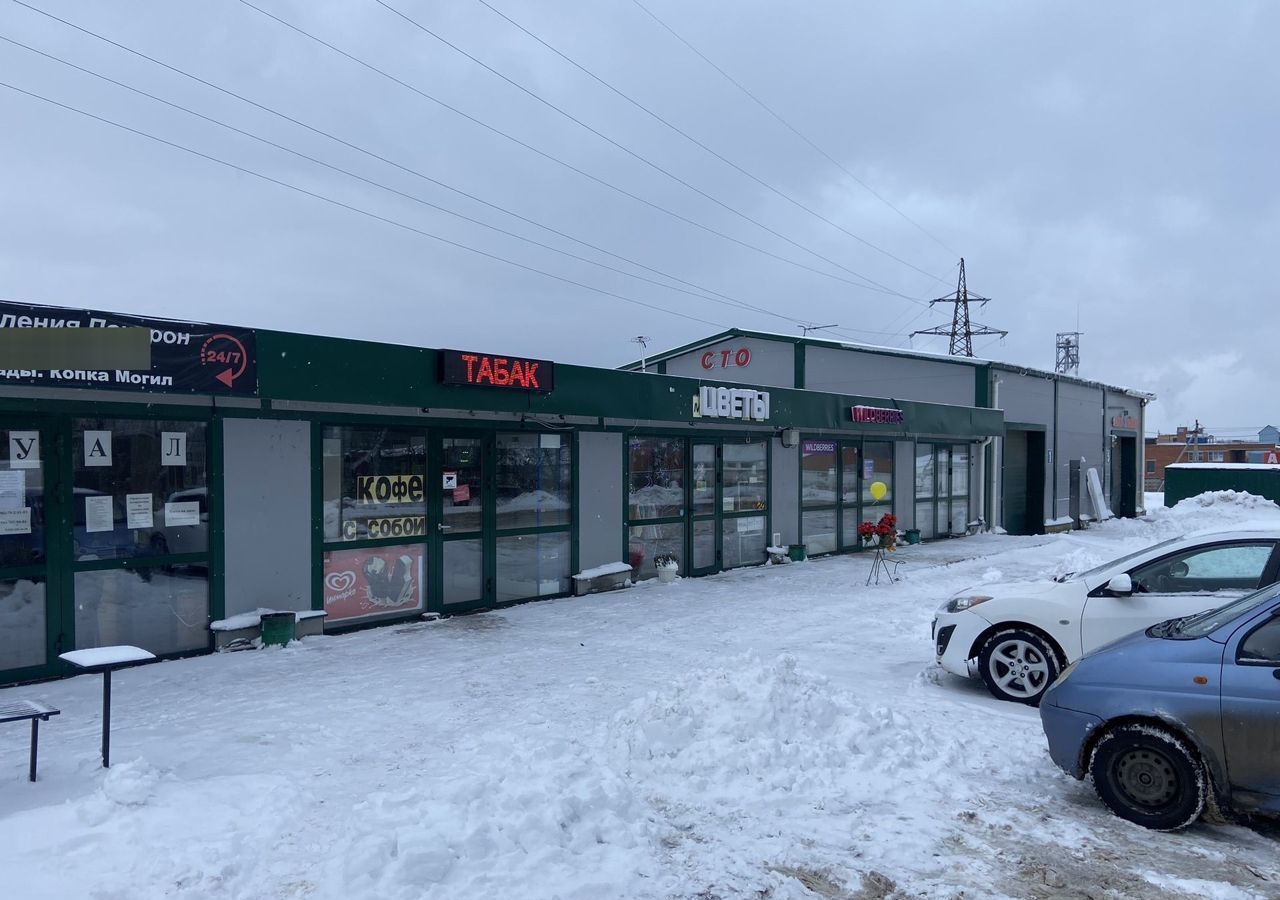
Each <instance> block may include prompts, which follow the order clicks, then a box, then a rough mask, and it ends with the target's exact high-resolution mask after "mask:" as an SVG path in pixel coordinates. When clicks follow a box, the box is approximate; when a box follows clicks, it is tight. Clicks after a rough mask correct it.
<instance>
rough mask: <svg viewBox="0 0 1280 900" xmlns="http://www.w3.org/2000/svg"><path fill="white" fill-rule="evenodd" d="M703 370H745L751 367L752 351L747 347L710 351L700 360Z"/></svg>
mask: <svg viewBox="0 0 1280 900" xmlns="http://www.w3.org/2000/svg"><path fill="white" fill-rule="evenodd" d="M699 362H700V363H701V364H702V368H704V369H707V370H711V369H716V368H719V369H730V368H735V369H745V368H746V367H747V366H749V365H751V350H750V349H749V348H747V347H738V348H736V349H733V348H730V349H726V350H708V351H707V352H706V353H704V354H702V359H701V360H699Z"/></svg>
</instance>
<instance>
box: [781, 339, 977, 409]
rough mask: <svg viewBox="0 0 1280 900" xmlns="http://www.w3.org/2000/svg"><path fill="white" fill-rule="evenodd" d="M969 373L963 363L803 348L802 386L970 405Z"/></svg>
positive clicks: (972, 392) (971, 386)
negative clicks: (803, 368)
mask: <svg viewBox="0 0 1280 900" xmlns="http://www.w3.org/2000/svg"><path fill="white" fill-rule="evenodd" d="M975 377H976V376H975V374H974V367H973V366H971V365H968V364H965V363H949V362H944V361H942V360H932V359H908V358H904V357H898V356H883V355H880V354H875V353H862V352H859V351H857V350H839V349H836V348H834V347H814V346H808V347H806V348H805V370H804V386H805V389H806V390H811V391H823V392H825V393H834V394H861V395H863V396H867V397H897V398H900V399H903V400H919V401H924V402H929V403H951V404H955V405H958V406H973V404H974V395H975V384H976V381H975Z"/></svg>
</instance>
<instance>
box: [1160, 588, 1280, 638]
mask: <svg viewBox="0 0 1280 900" xmlns="http://www.w3.org/2000/svg"><path fill="white" fill-rule="evenodd" d="M1277 594H1280V587H1277V586H1276V585H1274V584H1272V585H1268V586H1267V587H1264V588H1263V589H1262V590H1260V591H1254V592H1253V593H1252V594H1245V595H1244V596H1243V597H1241V598H1240V599H1239V600H1233V601H1231V602H1230V603H1228V604H1226V605H1225V606H1219V607H1218V608H1217V609H1211V610H1208V611H1206V612H1202V613H1197V614H1196V615H1194V616H1188V617H1187V618H1185V619H1180V620H1178V626H1177V628H1176V629H1175V630H1174V633H1176V634H1177V635H1179V636H1180V637H1204V636H1205V635H1206V634H1212V633H1213V632H1215V631H1217V630H1218V629H1219V628H1221V627H1222V626H1223V625H1226V624H1227V623H1228V622H1230V621H1232V620H1234V619H1236V618H1238V617H1240V616H1242V615H1244V614H1245V613H1248V612H1251V611H1252V610H1254V609H1255V608H1257V607H1259V606H1261V605H1262V604H1264V603H1266V602H1267V601H1268V600H1271V599H1272V598H1273V597H1275V596H1276V595H1277Z"/></svg>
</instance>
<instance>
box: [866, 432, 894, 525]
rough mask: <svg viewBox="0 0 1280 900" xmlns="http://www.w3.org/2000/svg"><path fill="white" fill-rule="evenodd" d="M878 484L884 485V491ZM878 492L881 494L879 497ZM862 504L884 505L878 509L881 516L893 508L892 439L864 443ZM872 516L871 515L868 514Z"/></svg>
mask: <svg viewBox="0 0 1280 900" xmlns="http://www.w3.org/2000/svg"><path fill="white" fill-rule="evenodd" d="M876 484H882V485H884V491H883V493H882V492H881V491H880V489H879V488H874V492H873V486H874V485H876ZM876 494H880V496H879V497H878V498H877V497H876ZM862 505H863V506H864V507H883V509H876V511H875V515H876V517H877V518H879V516H880V515H882V514H883V513H885V512H890V511H892V510H893V443H892V442H891V441H867V442H866V443H864V444H863V445H862ZM868 517H870V516H868Z"/></svg>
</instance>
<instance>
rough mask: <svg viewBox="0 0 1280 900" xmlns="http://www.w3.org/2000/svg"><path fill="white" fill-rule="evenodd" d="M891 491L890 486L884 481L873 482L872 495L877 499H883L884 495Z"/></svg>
mask: <svg viewBox="0 0 1280 900" xmlns="http://www.w3.org/2000/svg"><path fill="white" fill-rule="evenodd" d="M887 493H889V486H888V485H887V484H885V483H884V482H883V481H873V482H871V496H872V497H873V498H874V499H876V500H883V499H884V495H885V494H887Z"/></svg>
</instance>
